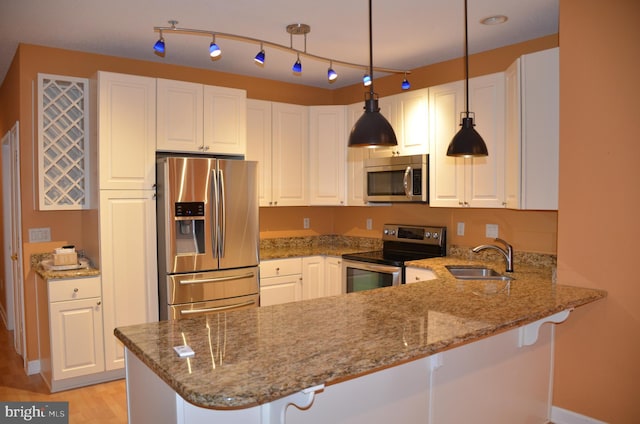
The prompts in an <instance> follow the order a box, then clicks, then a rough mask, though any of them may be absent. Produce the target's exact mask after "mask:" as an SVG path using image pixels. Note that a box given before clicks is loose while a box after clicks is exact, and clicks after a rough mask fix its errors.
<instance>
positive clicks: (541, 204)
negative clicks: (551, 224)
mask: <svg viewBox="0 0 640 424" xmlns="http://www.w3.org/2000/svg"><path fill="white" fill-rule="evenodd" d="M505 74H506V87H507V108H506V116H507V119H506V134H507V135H506V202H507V207H508V208H512V209H537V210H555V209H558V170H559V164H558V149H559V49H558V48H554V49H550V50H543V51H540V52H536V53H531V54H527V55H524V56H522V57H520V58H518V59H517V60H516V61H515V62H514V63H513V64H512V65H511V66H510V67H509V69H507V71H506V73H505Z"/></svg>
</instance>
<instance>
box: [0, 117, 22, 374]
mask: <svg viewBox="0 0 640 424" xmlns="http://www.w3.org/2000/svg"><path fill="white" fill-rule="evenodd" d="M19 142H20V140H19V123H18V122H16V123H15V124H14V126H13V128H11V130H10V131H9V132H8V133H7V134H6V135H5V136H4V137H3V138H2V153H3V154H2V176H3V181H9V185H8V187H11V190H8V191H5V192H3V199H2V201H3V211H4V231H5V232H4V233H5V234H11V237H5V245H4V247H5V253H6V254H7V255H8V256H6V257H5V282H6V284H7V286H6V291H5V293H6V299H7V311H5V312H6V320H7V328H8V329H10V330H14V331H13V344H14V347H15V349H16V352H17V353H18V354H19V355H21V356H22V357H23V359H24V357H25V355H23V354H22V353H23V346H25V344H26V341H25V334H24V298H23V292H22V287H23V285H22V249H21V246H22V240H21V234H22V222H21V220H20V216H21V210H20V201H21V197H20V144H19ZM5 187H7V185H5ZM24 366H25V369H26V363H25V364H24Z"/></svg>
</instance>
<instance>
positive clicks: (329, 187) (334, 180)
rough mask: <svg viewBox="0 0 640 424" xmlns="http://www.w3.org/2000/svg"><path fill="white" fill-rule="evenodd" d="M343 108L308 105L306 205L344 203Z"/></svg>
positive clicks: (345, 116) (344, 154) (344, 152)
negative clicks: (307, 189)
mask: <svg viewBox="0 0 640 424" xmlns="http://www.w3.org/2000/svg"><path fill="white" fill-rule="evenodd" d="M346 154H347V109H346V107H345V106H311V107H309V204H310V205H312V206H342V205H345V204H346V171H347V170H346V168H347V161H346Z"/></svg>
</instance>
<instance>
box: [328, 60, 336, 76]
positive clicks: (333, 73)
mask: <svg viewBox="0 0 640 424" xmlns="http://www.w3.org/2000/svg"><path fill="white" fill-rule="evenodd" d="M336 78H338V74H337V73H336V71H334V70H333V61H330V62H329V69H328V70H327V79H328V80H329V81H335V80H336Z"/></svg>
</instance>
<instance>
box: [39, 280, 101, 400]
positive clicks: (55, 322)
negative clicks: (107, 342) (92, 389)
mask: <svg viewBox="0 0 640 424" xmlns="http://www.w3.org/2000/svg"><path fill="white" fill-rule="evenodd" d="M37 289H38V296H37V298H38V300H37V301H38V311H39V319H38V321H39V322H38V328H39V332H38V334H39V347H40V364H41V369H40V374H41V375H42V377H43V379H44V380H45V382H46V384H47V385H48V386H49V388H50V390H51V391H52V392H57V391H60V390H65V389H69V388H74V387H79V386H84V385H87V384H93V383H96V382H98V381H103V380H104V377H103V376H102V375H100V373H102V372H103V371H104V370H105V363H104V336H103V326H102V294H101V288H100V276H90V277H80V278H71V279H50V280H44V279H42V278H41V277H37Z"/></svg>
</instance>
